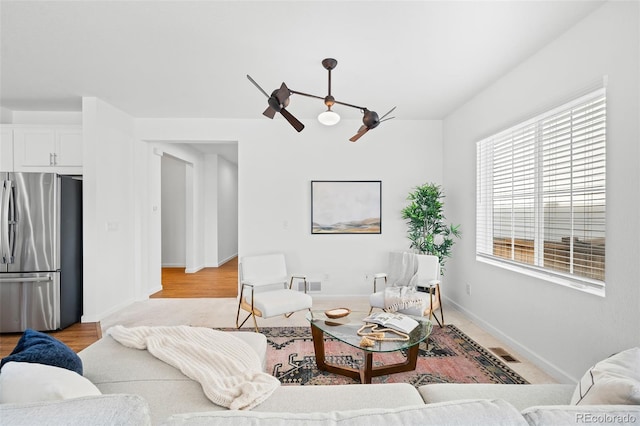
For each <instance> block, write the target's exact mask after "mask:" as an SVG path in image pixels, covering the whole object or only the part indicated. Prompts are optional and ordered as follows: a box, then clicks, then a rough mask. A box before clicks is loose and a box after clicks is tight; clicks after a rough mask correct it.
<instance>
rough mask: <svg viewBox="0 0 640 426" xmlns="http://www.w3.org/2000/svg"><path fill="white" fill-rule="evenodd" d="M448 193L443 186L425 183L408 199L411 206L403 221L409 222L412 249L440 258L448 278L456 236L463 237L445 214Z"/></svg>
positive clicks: (406, 211) (441, 269)
mask: <svg viewBox="0 0 640 426" xmlns="http://www.w3.org/2000/svg"><path fill="white" fill-rule="evenodd" d="M443 198H444V194H443V192H442V188H441V187H440V186H439V185H436V184H433V183H425V184H424V185H421V186H417V187H416V188H415V190H414V191H413V192H410V193H409V195H408V196H407V200H409V201H410V202H411V203H410V204H409V205H408V206H406V207H405V208H404V209H402V218H403V219H406V220H407V225H408V226H409V229H408V231H407V234H408V237H409V240H411V246H410V248H412V249H415V250H416V251H417V252H419V253H421V254H431V255H435V256H438V258H439V259H440V271H441V273H442V274H443V275H444V264H445V262H446V260H447V258H449V257H451V249H452V247H453V244H454V242H455V241H454V237H455V238H460V236H461V235H462V234H461V232H460V225H447V224H446V223H445V219H446V218H445V217H444V214H443V212H442V210H443V207H444V204H443V201H442V199H443Z"/></svg>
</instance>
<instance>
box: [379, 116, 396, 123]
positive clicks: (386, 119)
mask: <svg viewBox="0 0 640 426" xmlns="http://www.w3.org/2000/svg"><path fill="white" fill-rule="evenodd" d="M394 118H395V117H389V118H385V119H384V120H380V122H381V123H382V122H383V121H388V120H393V119H394Z"/></svg>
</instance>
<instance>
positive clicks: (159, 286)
mask: <svg viewBox="0 0 640 426" xmlns="http://www.w3.org/2000/svg"><path fill="white" fill-rule="evenodd" d="M160 290H162V284H158V285H157V286H154V287H152V288H151V289H149V290H148V293H147V296H151V295H152V294H154V293H157V292H159V291H160Z"/></svg>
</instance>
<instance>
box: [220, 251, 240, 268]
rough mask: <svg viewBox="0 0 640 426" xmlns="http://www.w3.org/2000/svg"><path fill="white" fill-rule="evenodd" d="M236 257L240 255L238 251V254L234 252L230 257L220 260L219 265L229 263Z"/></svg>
mask: <svg viewBox="0 0 640 426" xmlns="http://www.w3.org/2000/svg"><path fill="white" fill-rule="evenodd" d="M236 257H238V253H236V254H232V255H231V256H229V257H227V258H225V259H222V260H221V261H220V262H218V266H222V265H224V264H225V263H227V262H228V261H230V260H231V259H234V258H236Z"/></svg>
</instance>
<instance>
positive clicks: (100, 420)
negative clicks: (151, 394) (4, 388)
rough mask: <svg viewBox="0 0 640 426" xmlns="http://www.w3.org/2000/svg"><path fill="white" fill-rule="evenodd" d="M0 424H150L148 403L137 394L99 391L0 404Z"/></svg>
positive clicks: (67, 425) (31, 425)
mask: <svg viewBox="0 0 640 426" xmlns="http://www.w3.org/2000/svg"><path fill="white" fill-rule="evenodd" d="M0 419H2V421H1V423H2V426H25V425H29V426H33V425H65V426H86V425H91V426H102V425H104V426H108V425H141V426H144V425H150V424H151V420H150V418H149V407H148V406H147V403H146V402H145V400H144V399H142V398H141V397H139V396H137V395H102V396H87V397H83V398H74V399H66V400H64V401H44V402H33V403H27V404H0Z"/></svg>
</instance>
